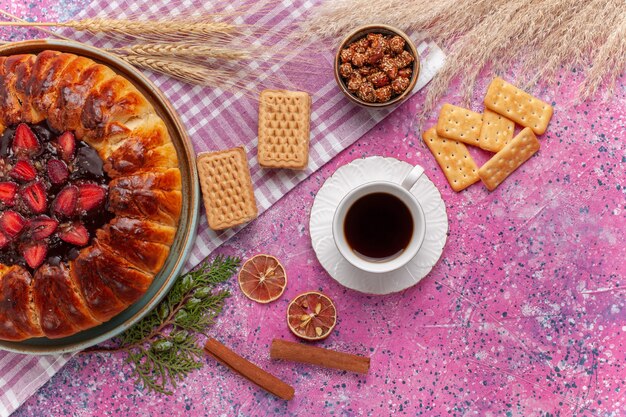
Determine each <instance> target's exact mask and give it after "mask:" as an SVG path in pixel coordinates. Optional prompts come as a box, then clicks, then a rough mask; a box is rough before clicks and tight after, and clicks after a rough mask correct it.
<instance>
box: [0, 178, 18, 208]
mask: <svg viewBox="0 0 626 417" xmlns="http://www.w3.org/2000/svg"><path fill="white" fill-rule="evenodd" d="M16 192H17V184H16V183H14V182H10V181H7V182H0V201H2V202H3V203H4V204H6V205H7V206H12V205H13V203H14V200H15V193H16Z"/></svg>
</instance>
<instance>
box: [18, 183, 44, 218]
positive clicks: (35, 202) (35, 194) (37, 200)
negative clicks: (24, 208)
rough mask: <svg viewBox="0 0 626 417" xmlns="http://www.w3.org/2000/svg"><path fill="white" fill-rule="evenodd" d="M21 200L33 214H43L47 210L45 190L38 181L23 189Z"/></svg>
mask: <svg viewBox="0 0 626 417" xmlns="http://www.w3.org/2000/svg"><path fill="white" fill-rule="evenodd" d="M22 199H23V200H24V201H25V202H26V204H28V207H30V208H31V210H32V211H33V213H38V214H39V213H43V212H44V211H46V209H47V208H48V199H47V198H46V189H45V187H44V186H43V184H42V183H41V182H40V181H37V182H34V183H32V184H30V185H29V186H28V187H26V188H24V192H23V194H22Z"/></svg>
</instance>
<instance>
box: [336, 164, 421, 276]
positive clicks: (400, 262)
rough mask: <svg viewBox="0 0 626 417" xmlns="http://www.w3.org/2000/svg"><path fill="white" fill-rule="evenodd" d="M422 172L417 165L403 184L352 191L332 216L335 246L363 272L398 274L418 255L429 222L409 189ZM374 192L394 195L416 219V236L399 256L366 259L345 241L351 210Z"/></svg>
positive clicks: (367, 185) (374, 185) (371, 185)
mask: <svg viewBox="0 0 626 417" xmlns="http://www.w3.org/2000/svg"><path fill="white" fill-rule="evenodd" d="M423 173H424V169H423V168H422V167H420V166H415V167H414V168H413V169H412V170H411V171H410V172H409V173H408V174H407V175H406V177H404V179H403V180H402V182H401V183H395V182H390V181H372V182H368V183H365V184H363V185H361V186H359V187H357V188H355V189H354V190H352V191H350V192H349V193H348V194H347V195H346V196H345V197H344V198H343V200H341V202H340V203H339V205H338V206H337V209H336V210H335V215H334V217H333V225H332V226H333V238H334V240H335V244H336V245H337V249H339V252H340V253H341V255H342V256H343V257H344V258H345V259H346V260H347V261H348V262H350V263H351V264H352V265H354V266H355V267H357V268H359V269H361V270H363V271H367V272H373V273H385V272H391V271H395V270H397V269H399V268H401V267H403V266H404V265H406V264H407V263H408V262H409V261H410V260H411V259H413V258H414V257H415V255H417V252H418V251H419V249H420V248H421V246H422V243H423V242H424V235H425V233H426V219H425V217H424V210H423V209H422V206H421V205H420V203H419V201H418V200H417V198H415V196H414V195H413V194H411V192H410V191H409V190H410V189H411V187H413V185H414V184H415V183H416V182H417V180H418V179H419V178H420V177H421V176H422V174H423ZM374 193H386V194H391V195H392V196H394V197H396V198H398V199H399V200H400V201H401V202H402V203H403V204H404V205H405V206H406V207H407V208H408V210H409V212H410V214H411V218H412V220H413V233H412V235H411V238H410V240H409V242H408V244H407V245H406V246H405V248H404V249H403V250H402V251H401V252H400V253H399V254H398V255H397V256H394V257H388V258H383V259H375V258H370V257H365V256H362V255H361V254H359V253H357V252H356V251H355V250H354V249H352V247H351V246H350V244H349V243H348V241H347V239H346V234H345V230H344V224H345V220H346V215H347V214H348V211H349V210H350V208H351V207H352V205H353V204H354V203H355V202H357V201H358V200H359V199H361V198H362V197H364V196H366V195H369V194H374ZM375 220H376V219H372V222H373V223H375ZM408 227H410V225H408Z"/></svg>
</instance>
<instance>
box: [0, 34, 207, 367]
mask: <svg viewBox="0 0 626 417" xmlns="http://www.w3.org/2000/svg"><path fill="white" fill-rule="evenodd" d="M47 49H49V50H55V51H61V52H67V53H72V54H76V55H81V56H84V57H87V58H90V59H93V60H94V61H96V62H98V63H101V64H104V65H107V66H108V67H109V68H111V69H112V70H113V71H115V72H117V73H118V74H120V75H122V76H123V77H125V78H126V79H127V80H129V81H130V82H131V83H133V84H134V85H135V87H137V89H138V90H139V91H140V92H141V93H142V94H143V95H144V96H145V97H146V98H147V99H148V101H150V103H152V105H153V106H154V108H155V110H156V112H157V113H158V115H159V116H160V117H161V118H162V119H163V121H164V122H165V124H166V125H167V128H168V130H169V134H170V136H171V138H172V142H173V144H174V146H175V147H176V152H177V154H178V160H179V163H180V173H181V177H182V188H183V189H182V194H183V205H182V210H181V215H180V221H179V225H178V231H177V232H176V237H175V239H174V243H173V244H172V247H171V250H170V253H169V256H168V258H167V260H166V262H165V264H164V265H163V268H162V269H161V271H160V272H159V273H158V274H157V275H156V276H155V278H154V281H153V282H152V285H150V287H149V288H148V291H146V293H145V294H144V295H143V296H142V297H141V298H140V299H139V300H138V301H137V302H135V303H134V304H133V305H131V306H130V307H128V308H127V309H126V310H124V311H123V312H121V313H120V314H118V315H117V316H115V317H113V318H112V319H111V320H109V321H107V322H106V323H102V324H101V325H99V326H97V327H93V328H91V329H88V330H84V331H82V332H79V333H76V334H74V335H72V336H69V337H64V338H61V339H47V338H36V339H28V340H25V341H22V342H6V341H0V349H2V350H8V351H12V352H17V353H27V354H37V355H44V354H53V353H67V352H74V351H79V350H82V349H85V348H87V347H89V346H93V345H95V344H98V343H100V342H103V341H105V340H107V339H110V338H111V337H114V336H116V335H118V334H120V333H122V332H123V331H125V330H126V329H128V328H129V327H131V326H132V325H133V324H135V323H136V322H138V321H139V320H141V319H142V318H143V317H144V316H145V315H146V314H148V313H149V312H150V311H151V310H152V309H153V308H154V307H156V305H157V304H158V303H159V301H161V299H162V298H163V297H164V296H165V295H166V294H167V293H168V291H169V290H170V288H171V287H172V285H173V284H174V282H175V281H176V278H177V276H178V275H179V274H180V272H181V270H182V268H183V267H184V265H185V263H186V261H187V258H188V257H189V254H190V252H191V249H192V247H193V243H194V241H195V238H196V230H197V225H198V207H199V201H200V200H199V199H200V191H199V186H198V174H197V170H196V162H195V161H196V159H195V155H194V151H193V147H192V145H191V142H190V140H189V137H188V136H187V133H186V132H185V128H184V126H183V124H182V122H181V120H180V119H179V117H178V115H177V113H176V111H175V110H174V108H173V107H172V105H171V104H170V103H169V101H168V100H167V98H166V97H165V95H164V94H163V93H162V92H161V91H159V89H158V88H157V87H156V86H155V85H154V84H152V82H150V81H149V80H148V79H147V78H146V77H145V76H144V75H143V74H142V73H141V72H139V71H138V70H137V69H135V68H134V67H133V66H132V65H130V64H128V63H126V62H124V61H122V60H121V59H119V58H117V57H116V56H114V55H112V54H109V53H107V52H105V51H103V50H101V49H97V48H94V47H90V46H87V45H84V44H80V43H76V42H68V41H58V40H48V39H46V40H31V41H24V42H15V43H8V44H4V45H1V46H0V56H8V55H15V54H37V53H39V52H41V51H44V50H47Z"/></svg>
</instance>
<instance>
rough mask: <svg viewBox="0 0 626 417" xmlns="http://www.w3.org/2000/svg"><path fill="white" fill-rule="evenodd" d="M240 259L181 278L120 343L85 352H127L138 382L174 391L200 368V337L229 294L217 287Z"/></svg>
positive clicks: (219, 259)
mask: <svg viewBox="0 0 626 417" xmlns="http://www.w3.org/2000/svg"><path fill="white" fill-rule="evenodd" d="M239 265H240V260H239V258H231V257H223V256H217V257H215V258H214V259H213V261H211V262H204V263H202V264H201V265H200V266H199V267H198V268H196V269H195V270H193V271H190V272H188V273H186V274H184V275H182V276H180V277H179V278H178V279H177V280H176V283H175V284H174V286H173V287H172V289H171V290H170V292H169V294H167V296H166V297H165V298H164V299H163V300H162V301H161V302H160V303H159V305H158V306H157V307H156V308H155V309H154V310H153V311H152V312H151V313H150V314H148V315H147V316H146V317H144V318H143V319H142V320H140V321H139V322H138V323H136V324H135V325H134V326H132V327H131V328H130V329H128V330H126V331H125V332H124V333H122V334H121V335H120V336H119V338H118V344H117V345H116V346H111V347H103V348H93V349H87V350H85V351H83V352H82V353H95V352H118V351H123V352H126V354H127V355H128V356H127V358H126V362H127V363H129V364H130V365H131V366H132V369H133V377H134V378H135V383H136V385H140V386H143V387H144V388H146V389H147V390H148V391H154V392H159V393H162V394H167V395H171V394H172V390H173V389H175V388H176V383H177V382H181V381H182V380H183V379H184V378H185V377H186V376H187V375H188V374H189V373H190V372H191V371H193V370H196V369H200V368H201V367H202V364H203V361H202V358H203V350H202V347H201V346H199V344H198V339H197V335H198V334H202V335H206V331H207V330H208V328H209V327H210V326H211V325H213V324H214V323H215V318H216V317H217V316H218V315H219V314H220V313H221V311H222V308H223V307H224V301H225V299H226V298H227V297H229V296H230V292H229V291H228V290H224V289H218V288H217V287H218V286H219V284H222V283H224V282H226V281H227V280H228V278H230V277H231V276H232V275H233V274H234V273H235V271H236V270H237V269H238V268H239Z"/></svg>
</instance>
